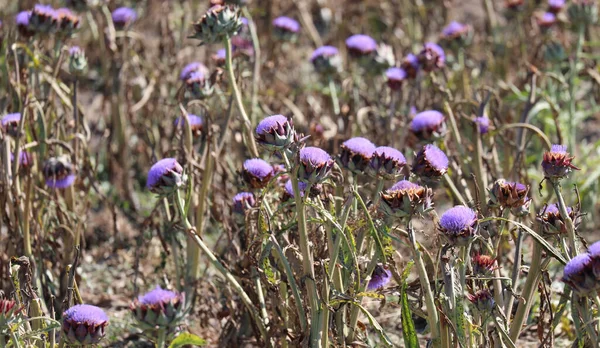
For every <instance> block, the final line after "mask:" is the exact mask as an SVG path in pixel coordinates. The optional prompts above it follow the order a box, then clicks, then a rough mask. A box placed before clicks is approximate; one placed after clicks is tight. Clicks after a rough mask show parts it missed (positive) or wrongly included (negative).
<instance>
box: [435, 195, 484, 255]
mask: <svg viewBox="0 0 600 348" xmlns="http://www.w3.org/2000/svg"><path fill="white" fill-rule="evenodd" d="M438 229H439V230H440V232H442V234H444V236H446V238H447V239H448V241H449V242H450V244H452V245H457V246H465V245H468V244H469V242H470V241H471V240H473V238H474V237H475V235H476V234H477V214H475V212H474V211H473V210H472V209H471V208H469V207H465V206H464V205H457V206H455V207H454V208H450V209H448V210H447V211H446V212H445V213H444V214H443V215H442V217H441V218H440V222H439V226H438Z"/></svg>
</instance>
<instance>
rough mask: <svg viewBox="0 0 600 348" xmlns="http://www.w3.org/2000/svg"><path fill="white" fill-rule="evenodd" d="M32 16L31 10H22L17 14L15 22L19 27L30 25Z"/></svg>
mask: <svg viewBox="0 0 600 348" xmlns="http://www.w3.org/2000/svg"><path fill="white" fill-rule="evenodd" d="M30 18H31V11H21V12H19V13H17V15H16V16H15V22H16V23H17V26H19V27H28V26H29V19H30Z"/></svg>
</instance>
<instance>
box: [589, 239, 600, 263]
mask: <svg viewBox="0 0 600 348" xmlns="http://www.w3.org/2000/svg"><path fill="white" fill-rule="evenodd" d="M588 254H590V257H591V258H592V259H598V258H600V241H598V242H596V243H594V244H592V245H590V246H589V247H588Z"/></svg>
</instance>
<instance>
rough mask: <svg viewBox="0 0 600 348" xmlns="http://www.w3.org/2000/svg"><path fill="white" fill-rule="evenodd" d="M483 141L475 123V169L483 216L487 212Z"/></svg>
mask: <svg viewBox="0 0 600 348" xmlns="http://www.w3.org/2000/svg"><path fill="white" fill-rule="evenodd" d="M483 168H484V166H483V142H482V141H481V133H480V132H479V125H477V124H476V125H475V170H476V171H477V174H476V175H477V179H476V180H477V186H479V187H478V189H479V202H480V204H479V207H480V209H481V212H482V213H483V215H484V216H486V214H487V210H488V206H487V204H486V203H487V200H486V192H487V187H488V186H487V185H488V184H487V175H486V172H485V170H484V169H483Z"/></svg>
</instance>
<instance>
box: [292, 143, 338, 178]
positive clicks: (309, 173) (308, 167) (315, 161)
mask: <svg viewBox="0 0 600 348" xmlns="http://www.w3.org/2000/svg"><path fill="white" fill-rule="evenodd" d="M333 164H334V162H333V159H332V158H331V156H330V155H329V154H328V153H327V152H325V150H323V149H320V148H318V147H313V146H307V147H305V148H302V149H301V150H300V168H299V171H298V178H299V180H300V181H304V182H307V183H310V184H316V183H318V182H320V181H322V180H324V179H326V178H327V177H328V176H329V174H330V173H331V169H332V168H333Z"/></svg>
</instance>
